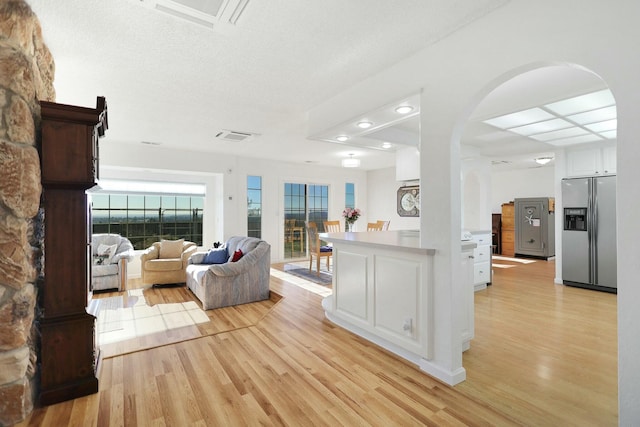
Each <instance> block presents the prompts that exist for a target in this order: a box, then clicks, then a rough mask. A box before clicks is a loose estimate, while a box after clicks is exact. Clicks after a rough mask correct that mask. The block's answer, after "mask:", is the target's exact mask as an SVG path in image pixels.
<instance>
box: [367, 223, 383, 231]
mask: <svg viewBox="0 0 640 427" xmlns="http://www.w3.org/2000/svg"><path fill="white" fill-rule="evenodd" d="M367 231H382V224H380V223H379V222H369V223H367Z"/></svg>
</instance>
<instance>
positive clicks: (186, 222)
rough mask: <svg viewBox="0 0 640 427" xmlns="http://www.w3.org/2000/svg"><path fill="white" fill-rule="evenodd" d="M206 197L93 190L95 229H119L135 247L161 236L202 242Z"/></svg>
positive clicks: (118, 231) (198, 243)
mask: <svg viewBox="0 0 640 427" xmlns="http://www.w3.org/2000/svg"><path fill="white" fill-rule="evenodd" d="M203 211H204V197H201V196H164V195H142V194H92V195H91V215H92V229H93V233H94V234H97V233H116V234H120V235H121V236H124V237H126V238H128V239H129V240H130V241H131V243H132V244H133V247H134V248H135V249H137V250H138V249H146V248H147V247H149V246H151V244H152V243H153V242H158V241H160V240H161V239H166V240H176V239H182V238H184V239H185V240H188V241H191V242H194V243H196V244H197V245H199V246H200V245H202V216H203Z"/></svg>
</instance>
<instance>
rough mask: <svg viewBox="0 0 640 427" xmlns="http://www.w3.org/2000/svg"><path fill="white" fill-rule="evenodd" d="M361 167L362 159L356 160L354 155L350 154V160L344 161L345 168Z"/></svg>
mask: <svg viewBox="0 0 640 427" xmlns="http://www.w3.org/2000/svg"><path fill="white" fill-rule="evenodd" d="M358 166H360V159H354V158H353V154H349V158H348V159H342V167H343V168H357V167H358Z"/></svg>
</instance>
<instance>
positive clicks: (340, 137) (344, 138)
mask: <svg viewBox="0 0 640 427" xmlns="http://www.w3.org/2000/svg"><path fill="white" fill-rule="evenodd" d="M348 139H349V137H348V136H347V135H340V136H336V140H337V141H340V142H345V141H346V140H348Z"/></svg>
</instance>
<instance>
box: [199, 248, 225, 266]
mask: <svg viewBox="0 0 640 427" xmlns="http://www.w3.org/2000/svg"><path fill="white" fill-rule="evenodd" d="M228 258H229V255H228V254H227V248H217V249H209V250H208V251H207V254H206V255H205V256H204V259H203V260H202V263H203V264H224V263H225V262H227V259H228Z"/></svg>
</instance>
